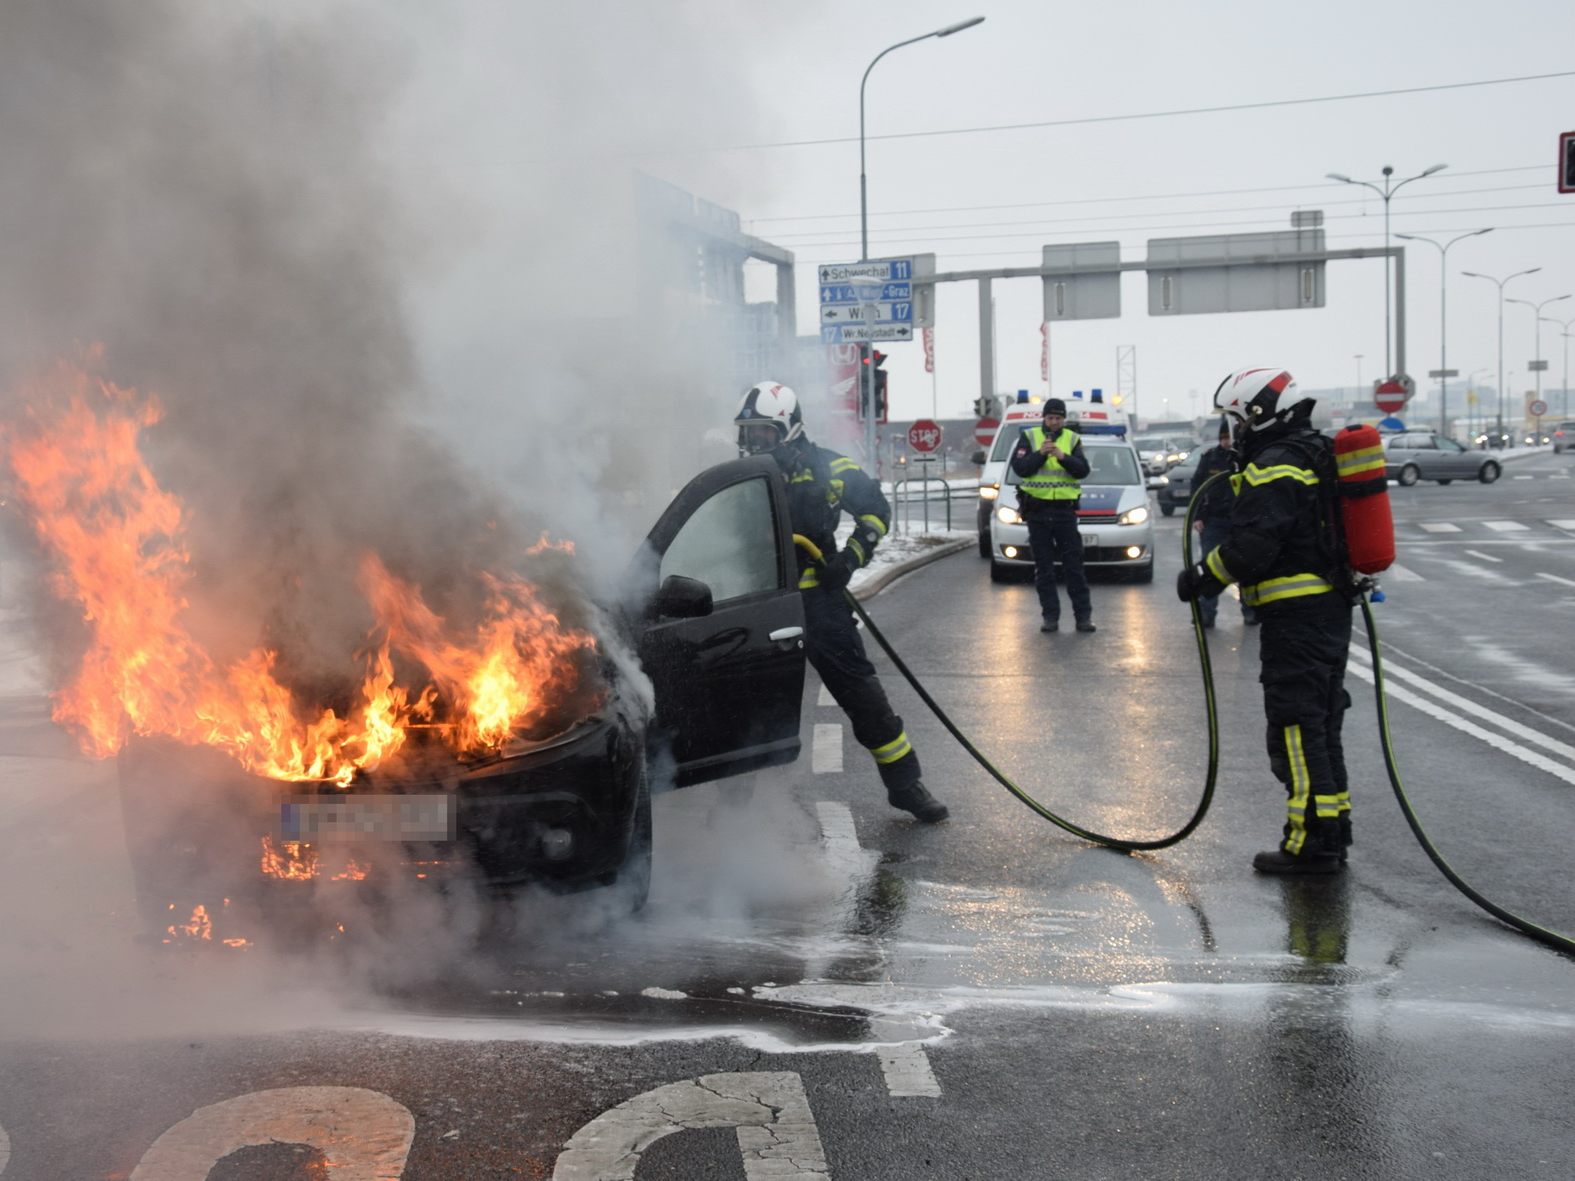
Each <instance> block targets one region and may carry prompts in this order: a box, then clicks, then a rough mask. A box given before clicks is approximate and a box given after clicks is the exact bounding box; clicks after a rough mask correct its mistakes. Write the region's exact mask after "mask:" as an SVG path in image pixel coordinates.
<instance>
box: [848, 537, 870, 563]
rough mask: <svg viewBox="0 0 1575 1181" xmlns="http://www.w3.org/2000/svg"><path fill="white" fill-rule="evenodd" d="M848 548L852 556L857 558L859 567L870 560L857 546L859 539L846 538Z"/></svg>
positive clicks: (862, 549)
mask: <svg viewBox="0 0 1575 1181" xmlns="http://www.w3.org/2000/svg"><path fill="white" fill-rule="evenodd" d="M848 548H849V549H850V550H852V551H853V553H854V555H855V556H856V557H857V558H858V560H859V565H860V566H862V565H864V563H866V562H868V561H869V560H870V559H869V555H868V554H866V553H865V552H864V547H863V546H862V545H860V544H859V539H858V538H857V537H850V538H848Z"/></svg>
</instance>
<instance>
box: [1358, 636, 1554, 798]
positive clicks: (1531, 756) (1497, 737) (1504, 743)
mask: <svg viewBox="0 0 1575 1181" xmlns="http://www.w3.org/2000/svg"><path fill="white" fill-rule="evenodd" d="M1349 668H1350V671H1351V673H1352V674H1353V675H1355V676H1357V677H1360V678H1361V679H1362V680H1364V681H1366V682H1367V683H1368V684H1369V685H1371V684H1372V683H1373V670H1372V669H1370V668H1368V667H1367V666H1366V665H1363V664H1352V665H1350V666H1349ZM1391 671H1392V670H1389V669H1386V670H1385V678H1386V680H1387V678H1388V676H1389V674H1390V673H1391ZM1384 694H1385V696H1387V697H1388V698H1389V699H1390V700H1392V701H1401V702H1404V703H1405V704H1406V705H1409V706H1413V707H1414V708H1416V709H1419V710H1421V711H1422V712H1423V713H1425V714H1428V715H1429V716H1431V717H1435V718H1437V719H1438V720H1439V721H1440V722H1443V723H1444V724H1445V725H1446V726H1453V727H1454V728H1455V729H1456V730H1459V731H1462V732H1463V733H1465V734H1469V735H1471V737H1473V738H1477V739H1480V740H1481V741H1483V742H1485V743H1487V744H1488V745H1489V746H1491V747H1495V748H1497V749H1498V750H1501V751H1503V752H1504V753H1505V754H1507V755H1512V756H1513V757H1515V758H1517V759H1519V760H1520V761H1521V762H1523V763H1529V764H1530V765H1531V766H1533V767H1535V768H1537V769H1538V770H1539V771H1546V772H1547V773H1548V774H1549V775H1552V776H1553V777H1554V778H1556V779H1562V780H1563V781H1564V782H1565V783H1568V784H1570V785H1571V786H1575V772H1571V771H1570V769H1569V768H1568V767H1566V766H1565V765H1564V764H1562V763H1555V762H1554V761H1553V760H1552V759H1549V758H1544V757H1543V756H1542V755H1539V754H1537V753H1536V752H1535V751H1530V750H1526V749H1525V748H1524V747H1522V746H1520V745H1519V744H1518V743H1516V742H1513V741H1511V740H1510V739H1508V738H1505V737H1504V736H1503V735H1501V734H1495V733H1493V732H1492V731H1491V730H1484V729H1482V727H1480V726H1476V725H1473V724H1472V723H1470V722H1468V721H1466V719H1464V718H1462V717H1461V716H1459V715H1458V714H1455V713H1451V712H1450V711H1449V710H1447V709H1445V708H1444V707H1443V706H1441V705H1438V704H1435V703H1434V702H1431V701H1429V700H1428V699H1427V698H1425V697H1423V696H1421V695H1420V694H1417V693H1413V692H1411V691H1410V690H1409V689H1405V688H1402V687H1401V686H1399V685H1395V684H1387V685H1386V686H1385V687H1384Z"/></svg>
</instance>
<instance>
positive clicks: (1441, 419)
mask: <svg viewBox="0 0 1575 1181" xmlns="http://www.w3.org/2000/svg"><path fill="white" fill-rule="evenodd" d="M1492 232H1493V227H1492V226H1488V227H1487V228H1486V229H1481V230H1471V231H1469V232H1467V233H1464V234H1461V235H1460V236H1459V237H1456V238H1451V239H1450V240H1449V241H1448V242H1437V241H1434V240H1433V239H1432V238H1424V237H1423V236H1422V235H1421V234H1396V235H1395V237H1396V238H1404V239H1406V241H1408V242H1426V243H1427V244H1428V245H1430V246H1437V247H1438V433H1439V434H1441V435H1447V434H1449V417H1448V415H1449V361H1448V354H1447V352H1446V350H1445V347H1444V344H1445V337H1446V334H1447V326H1446V325H1447V321H1446V320H1445V319H1444V289H1445V288H1446V287H1448V286H1449V271H1448V270H1447V269H1446V268H1445V259H1447V258H1448V257H1449V248H1450V247H1451V246H1453V245H1454V244H1455V243H1456V242H1459V241H1460V240H1461V239H1463V238H1475V237H1477V236H1479V235H1481V234H1491V233H1492Z"/></svg>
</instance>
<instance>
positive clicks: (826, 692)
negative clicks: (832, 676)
mask: <svg viewBox="0 0 1575 1181" xmlns="http://www.w3.org/2000/svg"><path fill="white" fill-rule="evenodd" d="M815 704H816V705H836V704H837V699H836V698H835V697H833V696H832V695H831V690H830V689H828V688H826V686H825V685H824V684H822V685H821V686H820V692H819V693H817V694H815Z"/></svg>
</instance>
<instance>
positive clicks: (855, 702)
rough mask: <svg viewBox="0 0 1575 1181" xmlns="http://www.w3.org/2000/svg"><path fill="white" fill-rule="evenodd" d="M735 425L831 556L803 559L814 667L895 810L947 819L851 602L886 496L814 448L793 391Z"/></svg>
mask: <svg viewBox="0 0 1575 1181" xmlns="http://www.w3.org/2000/svg"><path fill="white" fill-rule="evenodd" d="M733 421H734V423H735V424H736V425H737V427H738V448H739V451H740V452H742V453H743V454H746V455H770V456H772V457H773V458H774V459H775V460H776V461H777V465H778V466H779V467H780V468H781V469H782V474H783V477H784V478H785V479H786V480H787V487H788V512H789V516H790V517H791V521H792V527H793V532H794V533H797V534H800V535H802V536H803V537H805V538H807V539H808V540H809V541H811V542H812V543H814V545H815V546H816V547H817V548H818V549H819V550H820V552H821V555H822V557H823V561H822V562H821V563H817V562H816V561H815V560H814V559H813V558H812V557H811V556H810V555H809V554H808V553H807V552H806V551H805V550H804V549H802V548H800V549H799V553H798V564H799V580H798V586H799V592H800V594H802V595H803V598H804V636H805V655H807V656H808V657H809V663H810V664H811V665H812V666H813V667H814V669H815V671H816V673H818V674H819V675H820V679H821V681H822V682H823V683H824V684H825V686H826V689H827V690H828V691H829V692H830V693H831V696H832V697H833V698H835V699H836V702H837V704H838V705H839V706H841V707H842V710H843V712H844V713H846V714H847V715H848V720H849V721H850V722H851V723H852V724H853V736H854V737H855V738H856V739H857V740H858V741H859V743H860V745H862V746H863V747H864V748H865V749H866V750H868V751H869V752H870V756H871V757H872V758H873V759H874V760H875V766H876V769H877V770H878V771H879V772H880V777H881V782H882V783H884V784H885V785H886V798H887V800H888V801H890V803H891V805H892V807H894V808H901V809H903V810H904V811H907V812H911V813H913V815H914V816H916V817H918V818H919V819H920V820H922V821H923V822H924V823H926V824H934V823H936V822H937V821H940V820H945V819H946V817H947V815H948V813H947V809H946V805H944V804H942V803H941V802H940V801H939V800H937V799H936V798H935V797H934V796H932V795H931V794H930V793H929V791H928V790H927V789H926V788H925V786H924V784H923V782H921V780H920V778H919V756H918V755H917V754H916V753H915V752H914V749H913V744H912V743H911V742H910V741H909V740H908V735H907V732H906V731H905V730H904V729H903V728H902V719H901V718H899V717H898V716H897V715H896V714H895V713H893V712H892V708H891V703H890V702H888V701H887V700H886V691H885V690H884V689H883V688H882V687H881V683H880V678H879V677H877V676H876V675H875V666H874V665H872V664H871V663H870V661H869V657H868V656H866V655H865V654H864V643H863V641H862V640H861V639H860V638H859V633H858V630H857V629H856V628H855V627H854V622H853V609H852V608H851V607H850V606H848V602H847V598H846V597H845V595H844V588H846V587H847V585H848V580H849V579H851V578H852V577H853V573H854V571H856V570H859V569H861V568H862V567H864V566H866V565H868V564H869V560H870V558H871V557H872V556H873V555H874V553H875V547H876V545H878V544H879V543H880V539H881V538H882V537H884V536H886V530H887V528H888V527H889V526H890V524H891V507H890V506H889V505H888V504H887V502H886V496H885V494H884V493H883V492H881V489H880V485H879V484H878V483H877V482H876V481H874V480H872V479H870V477H869V476H867V475H866V474H865V473H864V472H863V471H862V470H860V468H859V465H858V464H856V463H855V462H854V461H853V460H851V459H849V458H848V457H847V456H845V455H839V454H837V453H836V452H835V451H831V450H828V449H827V448H825V447H817V446H816V445H815V444H814V443H811V442H810V441H809V439H808V438H807V437H806V436H805V435H804V413H803V410H802V409H801V408H800V406H799V404H798V396H797V395H796V394H794V392H793V391H792V390H790V389H789V388H788V387H787V386H785V385H781V384H779V383H777V382H774V381H762V382H760V383H759V384H757V385H755V386H753V387H751V388H750V390H749V392H748V393H746V394H745V395H744V400H743V402H742V404H741V405H740V406H739V408H738V414H737V415H736V416H735V417H734V419H733ZM844 512H845V513H847V514H848V515H849V516H851V517H852V518H853V520H854V528H853V534H852V536H851V537H849V538H848V541H847V544H846V545H845V546H844V547H843V548H842V549H841V550H840V551H839V550H838V549H837V539H836V529H837V524H838V522H839V521H840V520H841V517H842V514H843V513H844Z"/></svg>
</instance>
